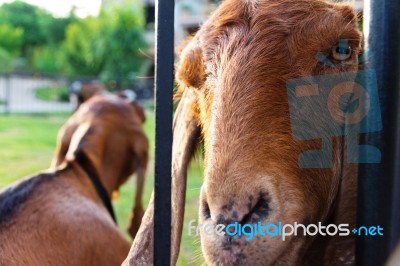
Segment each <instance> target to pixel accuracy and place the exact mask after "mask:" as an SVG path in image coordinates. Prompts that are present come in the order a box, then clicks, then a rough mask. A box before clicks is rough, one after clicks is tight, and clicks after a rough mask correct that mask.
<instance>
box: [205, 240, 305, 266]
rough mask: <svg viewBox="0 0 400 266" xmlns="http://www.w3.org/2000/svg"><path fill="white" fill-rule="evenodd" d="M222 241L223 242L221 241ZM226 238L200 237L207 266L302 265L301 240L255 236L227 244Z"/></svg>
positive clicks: (302, 241) (302, 242) (302, 243)
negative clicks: (247, 239)
mask: <svg viewBox="0 0 400 266" xmlns="http://www.w3.org/2000/svg"><path fill="white" fill-rule="evenodd" d="M224 238H225V239H224ZM226 238H227V237H225V236H216V237H211V236H202V250H203V254H204V258H205V260H206V264H207V265H218V266H222V265H223V266H225V265H226V266H228V265H254V266H258V265H263V266H264V265H274V266H278V265H279V266H280V265H285V266H288V265H301V257H302V254H301V252H302V249H301V247H302V246H303V245H304V241H305V239H304V238H290V239H286V240H285V241H282V239H281V238H279V237H267V236H261V237H260V236H258V237H255V238H253V239H252V240H250V241H246V240H245V237H243V236H242V237H236V238H235V237H234V238H233V239H232V240H231V241H232V242H231V244H227V243H228V241H229V240H226Z"/></svg>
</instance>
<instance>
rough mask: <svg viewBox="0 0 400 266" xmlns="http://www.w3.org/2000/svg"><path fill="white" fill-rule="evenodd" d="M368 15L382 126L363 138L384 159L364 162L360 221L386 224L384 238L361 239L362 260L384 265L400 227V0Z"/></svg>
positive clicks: (382, 1) (380, 2)
mask: <svg viewBox="0 0 400 266" xmlns="http://www.w3.org/2000/svg"><path fill="white" fill-rule="evenodd" d="M366 10H370V12H368V13H367V14H364V15H365V16H364V17H365V18H369V20H368V19H367V20H365V21H364V27H365V29H366V32H369V34H367V37H368V39H367V49H368V50H369V51H370V52H372V53H373V56H372V58H371V59H370V62H369V63H368V66H369V68H371V69H374V70H376V74H377V81H378V88H379V98H380V107H381V114H382V125H383V129H382V131H380V132H378V133H368V134H367V135H366V136H362V139H361V141H362V142H365V143H368V144H372V145H374V146H376V147H377V148H379V149H380V151H381V154H382V159H381V163H380V164H360V172H359V179H358V183H359V193H358V214H357V218H358V221H357V222H358V225H359V226H361V225H364V226H372V225H373V226H377V225H380V226H381V227H383V234H384V235H383V237H371V236H370V237H359V238H357V253H356V261H357V265H363V266H368V265H383V264H384V262H385V261H386V260H387V257H388V256H389V254H390V252H391V251H392V250H393V248H394V245H395V244H396V243H397V242H398V241H399V237H400V231H399V225H400V202H399V199H400V198H399V194H400V176H399V163H400V154H399V153H400V150H399V147H400V146H399V145H400V139H399V136H398V133H399V129H400V127H399V125H400V123H399V115H398V112H399V109H398V108H399V89H400V27H399V25H400V15H399V14H400V1H398V0H370V6H369V7H368V8H367V9H366Z"/></svg>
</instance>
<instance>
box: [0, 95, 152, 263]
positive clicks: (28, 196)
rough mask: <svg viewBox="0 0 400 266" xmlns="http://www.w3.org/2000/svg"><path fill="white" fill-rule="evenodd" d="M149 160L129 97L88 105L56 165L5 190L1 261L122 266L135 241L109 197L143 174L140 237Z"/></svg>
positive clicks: (68, 127)
mask: <svg viewBox="0 0 400 266" xmlns="http://www.w3.org/2000/svg"><path fill="white" fill-rule="evenodd" d="M147 160H148V140H147V137H146V136H145V133H144V131H143V129H142V118H141V117H140V115H138V114H137V113H136V111H135V109H134V108H133V107H132V106H131V105H130V103H129V102H128V101H126V100H123V99H120V98H118V97H116V96H114V97H103V96H96V97H94V98H92V99H90V100H89V101H87V102H85V103H84V104H82V105H81V107H80V108H79V110H78V111H77V112H75V113H74V115H73V116H72V117H71V118H70V119H69V120H68V121H67V122H66V124H65V125H64V126H63V128H62V130H60V133H59V140H58V148H57V151H56V154H55V159H54V162H53V169H50V170H49V171H47V172H42V173H39V174H37V175H35V176H32V177H29V178H26V179H25V180H23V181H21V182H19V183H17V184H15V185H12V186H11V187H8V188H5V189H4V190H3V191H1V192H0V239H1V241H0V250H1V252H0V265H7V266H13V265H15V266H20V265H40V266H42V265H96V266H98V265H104V266H110V265H120V264H121V262H122V261H123V259H124V258H125V257H126V255H127V254H128V251H129V247H130V244H129V242H128V241H127V240H126V239H125V237H124V236H123V234H122V233H121V232H120V231H119V229H118V227H117V225H116V224H115V222H114V221H113V216H114V214H113V211H112V207H111V202H110V197H111V194H112V192H113V191H114V190H116V189H118V188H119V186H120V185H121V184H123V183H124V182H125V181H126V180H127V179H128V177H129V176H130V175H131V174H132V173H134V172H136V173H137V175H138V177H137V191H136V199H135V208H134V217H133V222H132V224H131V228H130V231H131V234H132V235H135V233H136V231H137V228H138V227H139V224H140V221H141V216H142V214H143V207H142V199H141V197H142V192H143V185H144V178H145V170H146V166H147Z"/></svg>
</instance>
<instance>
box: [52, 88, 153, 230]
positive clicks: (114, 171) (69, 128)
mask: <svg viewBox="0 0 400 266" xmlns="http://www.w3.org/2000/svg"><path fill="white" fill-rule="evenodd" d="M139 108H141V107H139ZM141 111H142V112H140V113H138V112H137V109H136V108H135V107H134V106H132V105H131V104H130V102H129V101H127V100H125V99H122V98H120V97H117V96H112V95H109V96H94V97H92V98H90V99H89V100H87V101H86V102H84V103H83V104H82V105H81V106H80V107H79V109H78V110H77V111H76V112H75V113H74V114H73V115H72V116H71V117H70V118H69V120H68V121H67V122H66V124H65V125H64V126H63V128H62V129H61V130H60V132H59V134H58V143H57V148H56V152H55V155H54V160H53V163H52V166H53V167H58V166H60V165H61V164H63V163H64V162H75V161H76V158H77V157H79V155H80V154H84V156H86V157H87V158H88V160H89V163H90V164H91V166H92V167H93V168H94V170H95V171H96V174H97V176H98V177H99V179H100V181H101V183H102V184H103V186H104V187H105V188H106V190H107V192H108V194H109V195H110V196H111V194H112V192H113V191H116V190H118V188H119V187H120V186H121V185H122V184H123V183H124V182H125V181H126V180H127V179H128V178H129V176H130V175H131V174H133V173H134V172H136V173H137V182H136V183H137V190H136V196H135V207H134V210H133V218H132V221H131V225H130V228H129V233H130V234H131V235H132V236H133V237H134V236H135V235H136V232H137V230H138V228H139V226H140V222H141V219H142V216H143V213H144V210H143V207H142V193H143V187H144V179H145V171H146V167H147V162H148V148H149V147H148V145H149V144H148V139H147V137H146V135H145V133H144V131H143V128H142V124H143V114H144V112H143V109H141ZM115 155H118V156H115ZM77 163H81V162H77Z"/></svg>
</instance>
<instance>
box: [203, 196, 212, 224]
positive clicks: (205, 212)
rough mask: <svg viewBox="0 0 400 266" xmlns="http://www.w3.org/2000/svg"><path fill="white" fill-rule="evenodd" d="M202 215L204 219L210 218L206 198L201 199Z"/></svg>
mask: <svg viewBox="0 0 400 266" xmlns="http://www.w3.org/2000/svg"><path fill="white" fill-rule="evenodd" d="M203 216H204V219H206V220H207V219H210V218H211V212H210V206H208V203H207V201H206V200H205V201H203Z"/></svg>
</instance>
